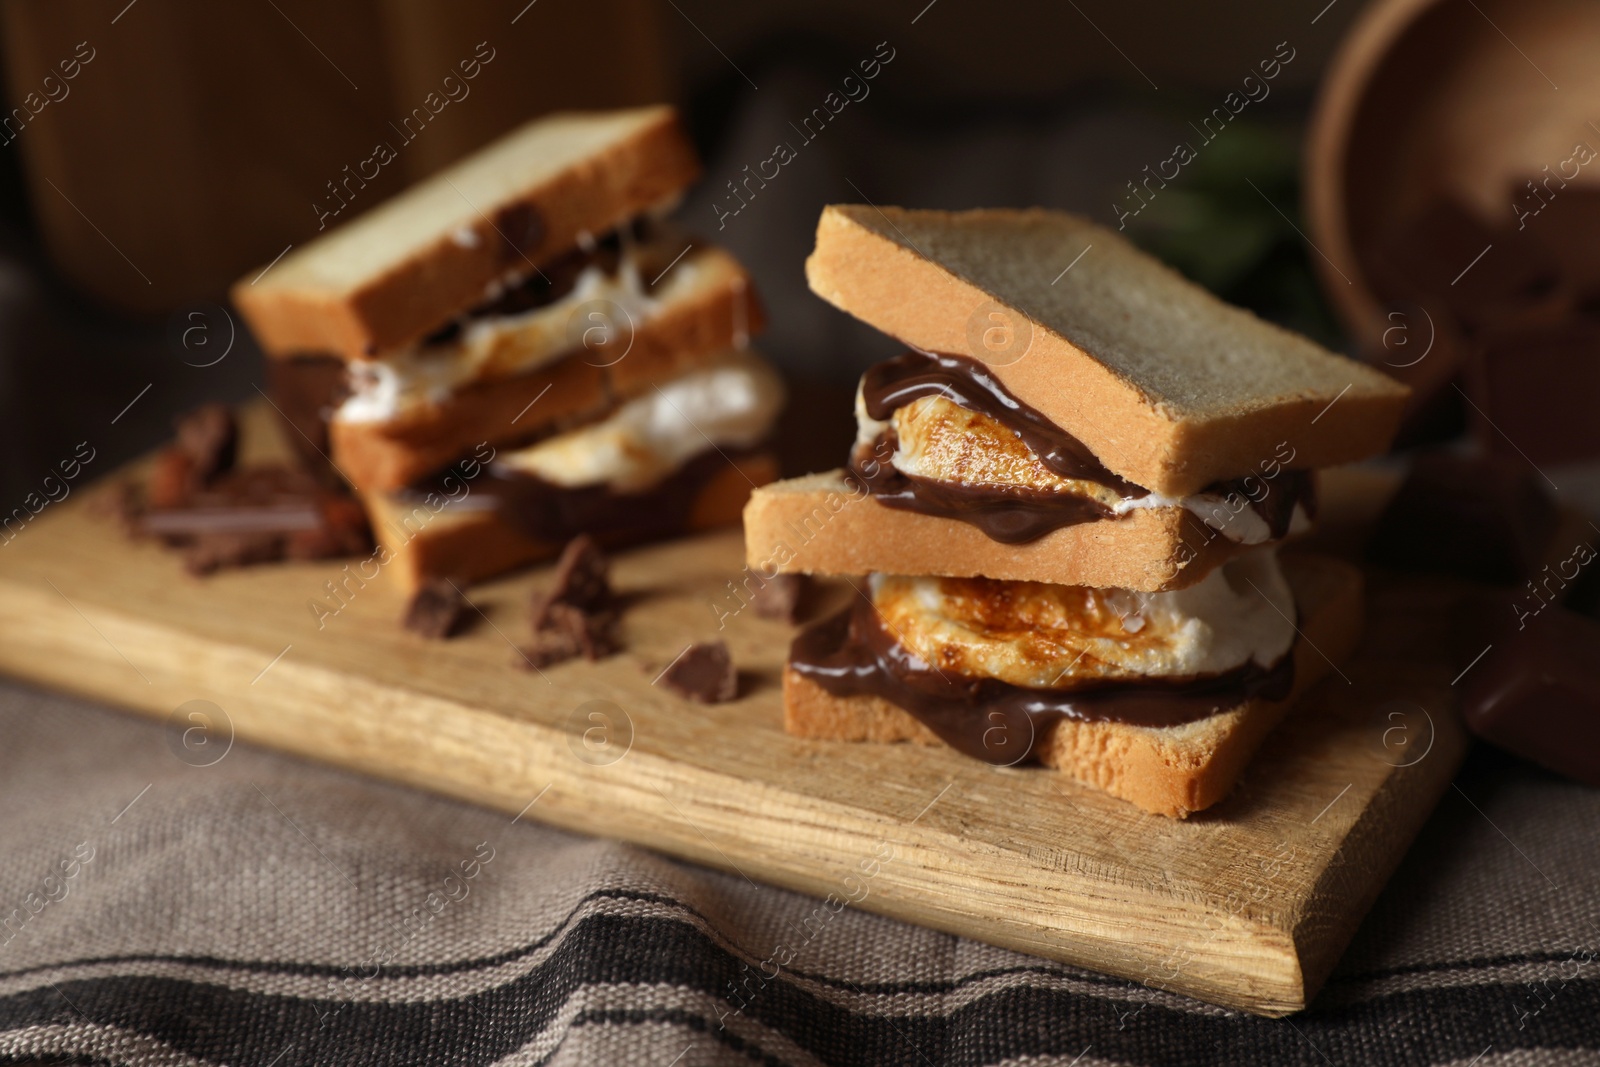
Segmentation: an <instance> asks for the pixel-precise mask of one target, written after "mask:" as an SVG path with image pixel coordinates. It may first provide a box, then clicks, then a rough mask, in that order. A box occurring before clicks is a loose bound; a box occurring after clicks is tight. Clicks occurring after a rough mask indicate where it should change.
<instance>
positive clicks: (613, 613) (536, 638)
mask: <svg viewBox="0 0 1600 1067" xmlns="http://www.w3.org/2000/svg"><path fill="white" fill-rule="evenodd" d="M610 571H611V561H610V560H608V559H607V558H606V555H605V553H604V552H602V551H600V546H599V545H598V544H597V543H596V542H595V540H594V538H592V537H589V536H588V535H587V534H585V535H583V536H580V537H575V538H573V539H572V540H571V541H570V542H568V544H567V547H566V548H565V549H563V550H562V552H561V558H560V559H559V560H557V562H556V573H555V581H554V582H553V583H552V584H551V587H550V588H549V589H548V590H546V591H545V592H544V593H536V594H534V598H533V612H532V622H533V644H532V645H530V646H529V647H527V648H525V649H523V650H522V657H523V663H522V665H523V666H530V665H531V666H534V667H548V666H550V665H551V664H554V663H560V662H562V661H564V660H569V659H573V658H575V657H577V656H582V657H583V658H584V659H587V660H597V659H604V658H605V657H607V656H612V655H615V654H616V653H617V652H618V651H619V650H620V648H621V645H620V644H619V643H618V641H617V637H616V628H617V622H618V620H619V613H618V610H617V598H616V594H615V593H614V592H613V591H612V589H611V579H610V577H609V575H610Z"/></svg>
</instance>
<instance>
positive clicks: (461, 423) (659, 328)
mask: <svg viewBox="0 0 1600 1067" xmlns="http://www.w3.org/2000/svg"><path fill="white" fill-rule="evenodd" d="M657 297H658V299H659V301H660V306H659V308H658V309H657V311H656V312H655V313H654V314H652V315H650V316H648V317H645V318H641V319H640V320H638V321H637V322H636V323H635V324H634V327H633V331H632V340H631V343H630V344H629V345H628V347H627V350H626V354H625V355H623V356H621V357H614V356H611V355H608V354H606V353H603V352H596V353H591V352H589V351H587V350H586V349H583V348H581V347H580V348H579V349H577V350H576V351H575V352H572V353H570V354H567V355H565V356H562V357H561V358H559V359H556V360H554V361H547V362H545V363H543V364H542V365H539V366H538V367H537V369H535V370H533V371H530V372H528V373H524V374H519V375H516V376H514V377H510V378H504V379H490V380H486V381H480V382H475V383H473V384H471V385H468V386H466V387H464V388H461V389H456V390H454V391H452V392H450V393H448V394H446V395H444V396H441V397H428V398H427V399H425V400H424V401H422V402H420V403H413V404H410V405H408V406H406V407H405V408H404V409H402V410H401V411H400V412H399V413H398V414H396V415H395V416H394V417H392V418H388V419H385V420H383V421H380V422H374V421H360V422H353V421H348V420H346V419H344V418H342V417H340V416H339V415H335V417H334V419H333V421H332V423H331V425H330V426H329V436H330V438H331V440H332V444H333V460H334V463H335V464H337V465H338V468H339V470H340V471H341V472H342V473H343V474H344V476H345V477H346V478H347V479H348V480H349V481H350V483H351V484H352V485H354V486H355V487H356V488H358V489H361V490H363V491H372V492H389V491H393V490H396V489H400V488H402V487H404V486H406V485H409V484H411V483H412V482H414V481H416V480H417V479H418V478H420V477H422V476H424V475H427V474H431V473H432V472H434V471H436V470H439V469H440V468H442V467H444V466H445V465H446V464H449V463H451V462H453V461H454V460H456V459H457V458H458V457H460V456H461V455H462V454H464V453H467V452H470V451H471V450H472V449H473V448H474V447H475V446H476V445H478V444H480V443H482V442H488V443H489V444H491V445H495V446H501V445H513V444H517V443H519V442H522V441H528V440H532V439H533V438H535V437H538V436H540V435H541V434H544V433H546V432H549V431H550V430H552V429H557V428H560V427H563V426H568V425H571V424H573V423H576V422H581V421H584V420H586V419H590V418H596V417H598V416H600V415H601V414H603V413H605V412H606V411H608V410H610V409H611V408H612V407H614V406H615V405H617V404H619V403H621V402H622V401H624V400H627V399H629V398H630V397H634V396H637V395H639V394H641V393H644V392H646V391H648V390H649V389H650V388H651V387H652V386H654V385H655V384H657V383H659V382H663V381H666V380H667V379H669V378H674V377H676V376H678V375H679V374H682V373H684V372H685V371H687V370H689V369H691V368H693V367H697V366H700V365H702V364H704V363H705V362H707V361H708V360H710V359H712V358H713V357H715V356H716V355H717V354H719V353H721V352H722V351H724V350H726V349H727V348H729V347H730V346H732V345H734V344H737V343H741V342H743V341H744V340H745V339H747V338H748V337H749V336H750V335H751V334H753V333H756V332H759V330H760V329H761V326H762V325H763V322H764V314H763V312H762V308H761V304H760V301H759V300H758V299H757V298H756V297H755V294H754V291H753V290H752V289H751V286H750V279H749V276H748V275H747V274H746V273H745V271H744V268H743V267H741V266H740V265H739V263H738V261H737V260H735V259H734V258H733V257H732V256H730V255H728V254H727V253H726V252H724V251H722V250H721V249H716V248H707V249H697V250H696V251H695V252H694V253H692V254H691V255H690V256H688V257H686V258H685V259H684V261H683V262H682V263H680V264H679V265H678V267H676V268H675V269H674V271H673V275H672V278H671V279H670V280H669V282H668V283H667V284H665V285H664V286H662V288H661V289H660V290H658V292H657ZM567 336H568V333H567V331H566V329H565V327H564V325H563V326H562V327H560V328H558V329H556V330H555V331H554V332H553V333H552V332H551V331H549V330H547V329H545V328H544V326H543V325H541V324H539V323H538V322H536V321H530V324H529V326H528V327H527V336H525V337H523V338H521V340H520V343H522V344H524V345H529V346H532V345H538V344H547V345H550V346H554V345H557V344H562V343H564V342H565V339H566V337H567ZM507 343H508V344H510V343H518V342H517V339H510V340H508V341H507ZM535 362H537V361H535Z"/></svg>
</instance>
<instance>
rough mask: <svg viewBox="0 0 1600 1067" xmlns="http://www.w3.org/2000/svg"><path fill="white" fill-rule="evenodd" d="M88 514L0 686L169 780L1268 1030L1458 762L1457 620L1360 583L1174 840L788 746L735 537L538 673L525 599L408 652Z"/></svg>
mask: <svg viewBox="0 0 1600 1067" xmlns="http://www.w3.org/2000/svg"><path fill="white" fill-rule="evenodd" d="M92 496H93V493H92V491H85V492H80V494H78V495H77V496H75V497H73V498H71V499H69V500H67V501H65V502H64V503H62V504H58V505H52V506H51V507H50V509H49V511H48V512H47V513H46V514H44V515H42V516H40V517H39V518H38V519H37V520H36V521H35V522H33V523H31V524H30V525H29V526H27V527H26V528H25V529H24V530H23V531H22V533H21V534H20V535H18V536H17V537H16V538H15V539H14V540H12V541H10V542H9V543H7V544H6V545H4V547H0V671H4V672H6V673H9V674H12V675H15V676H18V677H21V678H25V679H29V680H31V681H34V682H37V683H39V684H41V685H46V686H51V687H57V688H61V689H66V690H70V691H73V692H76V693H80V694H84V695H86V696H90V697H93V698H96V699H99V700H103V701H107V702H109V703H111V704H114V705H117V706H120V707H124V708H127V709H130V710H133V711H136V712H139V713H142V714H146V715H150V716H153V717H155V718H158V719H163V720H166V721H167V723H168V725H169V729H170V730H171V731H172V741H173V744H174V750H175V758H178V755H179V754H181V757H182V758H185V759H186V760H188V761H190V762H196V763H203V762H205V761H206V760H209V759H211V758H213V756H214V755H215V754H217V753H221V752H223V751H224V750H225V747H226V745H227V744H230V743H232V742H233V741H234V740H235V739H237V740H239V741H244V742H251V743H256V744H260V745H266V746H269V747H272V748H276V749H281V750H284V751H287V752H292V753H296V754H299V755H302V756H305V757H307V758H310V759H314V760H319V761H324V762H327V763H330V764H334V765H337V766H340V767H345V768H349V769H352V770H356V771H361V772H365V773H370V774H373V775H376V776H380V777H383V778H387V779H392V780H396V781H401V782H406V783H410V784H412V785H414V786H417V787H419V788H423V789H429V790H433V791H436V792H439V793H442V794H446V795H449V796H453V797H459V798H463V799H466V800H469V801H472V802H475V803H479V804H484V805H487V806H489V807H493V808H498V809H500V810H502V811H506V812H509V813H519V812H520V813H521V814H522V817H523V818H528V819H537V820H540V821H543V822H547V823H550V824H553V825H556V826H561V827H565V828H568V829H572V830H577V831H582V832H585V833H593V834H601V835H606V836H610V837H616V838H621V839H624V840H627V841H633V842H637V843H639V844H642V845H646V846H648V847H651V848H655V849H659V850H661V851H663V852H667V853H670V854H673V855H676V856H682V857H685V858H688V859H691V860H694V861H697V862H700V863H705V864H708V865H710V866H713V867H718V868H722V869H726V870H731V871H737V872H739V873H740V874H742V875H744V876H745V877H747V878H749V879H752V880H754V881H764V882H771V883H774V884H777V885H782V886H787V887H790V888H793V889H798V890H802V891H805V892H809V893H814V894H817V895H819V896H823V897H830V899H831V900H832V901H835V902H838V903H839V904H840V906H853V907H859V908H863V909H865V910H868V911H873V912H880V913H882V914H885V915H891V916H895V917H897V918H901V919H905V920H907V921H910V922H915V923H921V924H924V925H927V926H930V927H935V928H938V929H941V930H947V931H950V932H953V933H958V934H962V935H965V936H969V937H973V938H977V939H980V940H983V941H987V942H991V943H994V944H997V945H1003V946H1006V947H1009V948H1014V949H1018V950H1021V951H1024V952H1030V953H1034V954H1037V955H1039V956H1043V957H1047V958H1050V959H1054V960H1060V961H1063V962H1066V963H1070V964H1075V965H1078V966H1082V967H1085V968H1090V969H1093V970H1096V971H1102V972H1106V973H1110V974H1114V975H1121V976H1124V977H1127V978H1131V979H1134V980H1137V981H1140V982H1144V983H1146V984H1148V985H1151V986H1154V987H1158V988H1162V989H1169V990H1174V991H1177V992H1180V993H1185V994H1189V995H1192V996H1195V997H1199V998H1201V999H1204V1000H1208V1001H1212V1002H1215V1003H1218V1004H1224V1005H1229V1006H1233V1007H1238V1008H1242V1009H1245V1010H1248V1011H1252V1012H1256V1013H1260V1014H1266V1015H1279V1014H1283V1013H1287V1012H1291V1011H1294V1010H1296V1009H1298V1008H1300V1007H1302V1006H1303V1005H1304V1004H1305V1003H1306V1002H1307V1001H1308V999H1309V998H1310V997H1311V996H1312V995H1313V994H1314V993H1315V992H1316V990H1317V987H1318V986H1319V985H1320V983H1321V982H1322V980H1323V979H1324V978H1325V977H1326V975H1327V973H1328V971H1329V970H1330V968H1331V967H1332V966H1333V964H1334V962H1335V961H1336V960H1337V958H1338V956H1339V954H1340V952H1341V951H1342V950H1343V948H1344V946H1345V944H1346V942H1347V941H1348V939H1349V937H1350V935H1351V933H1352V932H1353V930H1354V928H1355V926H1356V924H1357V923H1358V922H1359V921H1360V919H1361V917H1362V915H1363V914H1364V913H1365V912H1366V910H1367V908H1368V906H1369V905H1370V904H1371V902H1372V899H1373V897H1374V896H1375V895H1376V893H1377V892H1378V890H1379V889H1380V888H1381V886H1382V885H1383V883H1384V881H1385V879H1386V878H1387V877H1388V875H1389V874H1390V872H1391V871H1392V870H1393V869H1394V867H1395V865H1396V863H1397V862H1398V861H1399V859H1400V857H1401V855H1402V853H1403V852H1404V850H1405V849H1406V847H1407V846H1408V844H1409V843H1410V841H1411V839H1412V837H1413V835H1414V834H1415V833H1416V831H1417V829H1418V828H1419V827H1420V826H1421V824H1422V822H1423V820H1424V819H1425V818H1426V817H1427V815H1428V814H1429V812H1430V811H1431V810H1432V808H1433V806H1434V803H1435V802H1436V800H1437V799H1438V797H1439V795H1440V794H1441V792H1442V791H1443V790H1444V789H1445V788H1446V786H1447V784H1448V782H1449V781H1450V778H1451V776H1452V774H1453V772H1454V771H1455V769H1456V767H1457V766H1458V764H1459V762H1460V759H1461V756H1462V754H1463V751H1464V748H1465V741H1464V738H1463V735H1462V733H1461V732H1460V729H1459V727H1458V726H1457V724H1456V717H1455V714H1454V712H1453V709H1452V708H1451V705H1450V694H1451V689H1450V681H1451V679H1452V677H1453V676H1454V674H1455V673H1456V672H1455V670H1454V669H1452V664H1451V663H1450V662H1448V655H1447V652H1446V648H1447V633H1448V628H1449V620H1450V614H1451V611H1452V610H1453V606H1454V604H1455V602H1456V599H1457V598H1456V596H1455V595H1454V594H1449V593H1446V592H1440V591H1432V592H1430V591H1428V590H1427V589H1425V588H1423V587H1402V586H1396V585H1383V584H1379V585H1376V586H1375V587H1373V588H1372V589H1371V590H1370V591H1369V603H1370V612H1371V614H1372V616H1373V619H1374V620H1375V621H1374V624H1373V625H1371V626H1369V637H1368V640H1367V642H1366V645H1365V647H1364V649H1363V651H1362V652H1361V653H1360V654H1358V656H1357V657H1356V659H1355V660H1354V661H1353V662H1351V663H1349V664H1346V665H1344V666H1343V668H1342V671H1341V672H1340V673H1337V674H1335V675H1333V676H1332V677H1330V678H1329V679H1328V680H1327V681H1326V682H1325V683H1324V684H1323V685H1322V686H1321V687H1320V688H1319V689H1318V690H1316V691H1315V692H1314V693H1313V694H1312V695H1311V697H1309V698H1308V699H1307V700H1306V701H1304V702H1303V703H1302V705H1301V706H1300V707H1299V708H1297V709H1296V710H1295V711H1294V712H1292V713H1291V716H1290V718H1289V719H1288V720H1287V721H1286V723H1285V724H1284V725H1283V726H1282V727H1280V728H1279V730H1278V731H1277V732H1276V733H1275V734H1274V735H1273V736H1272V737H1271V738H1270V739H1269V741H1268V743H1267V745H1266V747H1265V748H1264V749H1263V751H1262V752H1261V753H1260V755H1259V756H1258V757H1257V759H1256V760H1255V762H1254V763H1253V764H1252V766H1251V768H1250V769H1249V771H1248V772H1247V774H1246V776H1245V778H1244V780H1243V782H1242V783H1241V785H1240V786H1239V788H1238V789H1237V791H1236V792H1235V793H1234V794H1233V795H1232V796H1230V797H1229V798H1228V799H1227V800H1226V801H1224V802H1223V803H1222V804H1220V805H1218V806H1217V807H1215V808H1213V809H1211V810H1210V811H1207V812H1205V813H1202V814H1201V815H1198V816H1195V817H1193V818H1191V819H1189V820H1188V821H1183V822H1180V821H1174V820H1169V819H1165V818H1161V817H1157V816H1150V815H1145V814H1143V813H1141V812H1140V811H1138V810H1137V809H1135V808H1133V807H1132V806H1130V805H1127V804H1124V803H1122V802H1120V801H1117V800H1113V799H1111V798H1109V797H1106V796H1103V795H1101V794H1098V793H1095V792H1093V791H1091V790H1089V789H1086V788H1083V787H1079V786H1076V785H1074V784H1072V783H1070V782H1067V781H1065V780H1063V779H1062V778H1060V777H1059V776H1057V775H1055V774H1054V773H1052V772H1049V771H1044V770H1039V769H1030V768H1018V769H996V768H991V767H989V766H987V765H985V764H982V763H979V762H976V761H973V760H970V759H967V758H965V757H962V756H960V755H957V754H956V753H954V752H952V751H950V750H948V749H941V748H923V747H920V746H910V745H852V744H844V743H833V742H809V741H803V740H799V739H795V738H791V737H788V736H787V735H785V734H784V733H783V730H782V728H781V718H782V716H781V707H780V697H779V675H780V669H781V667H782V664H783V660H784V657H785V653H786V650H787V646H788V642H789V639H790V637H791V634H792V631H791V629H790V628H789V627H787V626H785V625H783V624H780V623H777V622H774V621H770V620H766V619H762V618H758V617H757V616H756V615H755V612H754V610H753V609H748V610H740V611H733V613H732V614H726V615H725V614H724V612H725V611H728V610H731V609H734V608H736V607H737V606H738V601H737V600H734V599H730V598H729V596H730V594H729V587H728V583H729V582H730V580H733V579H736V578H738V577H739V576H740V571H741V567H742V563H743V553H742V548H741V538H740V535H739V533H738V532H737V531H727V532H724V533H720V534H714V535H709V536H704V537H700V538H697V539H694V540H690V541H684V542H680V543H676V544H668V545H663V546H658V547H652V548H647V549H642V550H638V551H634V552H631V553H628V554H625V555H623V556H621V557H620V558H618V560H617V562H616V566H615V570H614V580H615V583H616V585H617V586H618V588H619V589H620V590H621V591H622V592H623V593H624V594H626V595H627V596H628V598H629V607H628V609H627V612H626V614H625V618H624V622H623V626H622V633H623V637H624V642H625V646H626V647H625V651H623V652H622V653H621V654H620V655H618V656H616V657H614V658H612V659H609V660H606V661H603V662H599V663H585V662H576V663H570V664H566V665H562V666H559V667H552V668H546V669H545V670H544V671H543V672H542V673H541V672H536V671H533V670H529V669H526V667H523V666H517V665H516V664H519V663H520V662H521V659H520V656H519V654H518V653H517V651H516V650H515V647H514V646H515V645H516V644H517V643H518V642H519V641H525V640H526V639H527V637H528V622H527V614H526V607H527V601H528V597H529V595H530V591H531V590H532V589H534V588H536V587H538V586H539V585H540V584H541V583H543V582H544V581H547V580H548V573H547V572H543V571H541V572H534V573H531V574H526V575H521V576H518V577H514V578H510V579H507V580H503V581H499V582H494V583H491V584H487V585H483V586H479V587H475V588H473V589H472V590H470V596H471V599H472V602H473V604H474V605H475V607H476V608H477V609H478V610H479V611H480V612H481V617H479V618H477V619H476V625H475V626H474V627H473V628H472V629H471V630H470V631H469V632H468V633H467V634H465V635H464V636H462V637H460V638H457V639H455V640H452V641H449V642H429V641H425V640H423V639H420V638H418V637H415V636H413V635H411V634H408V633H406V632H403V631H402V630H401V629H400V628H399V626H398V625H397V619H398V617H399V615H400V611H401V608H402V604H403V599H402V597H401V594H400V591H399V587H398V583H397V582H395V581H394V580H393V579H392V577H389V576H386V575H384V574H383V573H381V572H380V573H379V574H378V575H377V576H376V577H375V578H371V579H370V580H364V581H357V580H356V579H348V580H347V579H346V577H345V576H346V575H347V574H348V573H353V572H355V571H356V570H357V568H354V567H352V568H351V569H350V571H348V572H347V571H346V570H344V566H345V565H344V564H343V563H337V564H335V563H325V564H285V565H272V566H265V567H258V568H254V569H250V570H245V571H236V572H232V573H224V574H219V575H216V576H214V577H211V578H208V579H203V580H202V579H196V578H191V577H189V576H187V575H185V574H184V572H183V569H182V566H181V564H180V562H179V560H178V559H177V558H176V557H175V556H174V555H172V554H171V553H168V552H165V551H163V550H162V549H160V548H158V547H156V546H154V545H151V544H139V543H131V542H129V541H127V540H125V539H124V538H123V537H122V535H121V533H120V532H119V530H118V529H117V527H116V525H115V523H114V522H113V521H112V520H110V519H108V518H104V517H100V516H98V515H96V514H95V513H94V508H93V507H92V506H91V505H92V503H93V500H92ZM368 573H369V574H370V573H371V569H370V568H369V569H368ZM329 582H343V584H344V587H345V589H346V590H347V591H346V592H345V594H344V596H343V604H342V606H340V604H341V601H340V600H336V599H333V598H332V597H331V596H330V594H329V591H328V590H329V586H328V584H327V583H329ZM828 595H829V596H832V597H834V598H835V600H836V602H837V603H842V602H843V601H842V600H838V598H840V597H848V596H853V595H855V594H854V593H853V592H851V590H850V589H849V588H848V587H840V588H837V589H834V590H832V591H831V593H829V594H828ZM824 599H826V597H825V598H824ZM314 603H320V604H322V605H323V606H324V608H325V609H331V608H333V607H338V611H337V613H336V614H329V613H327V612H326V611H324V612H317V611H315V610H313V608H312V606H311V605H312V604H314ZM719 608H720V609H722V610H719ZM719 616H722V619H721V621H722V623H723V628H722V629H721V630H720V631H719V628H718V621H719ZM713 637H720V638H722V639H724V640H726V641H727V643H728V645H729V647H730V648H731V650H732V652H733V655H734V657H735V660H736V662H737V663H738V665H739V667H740V670H741V693H740V696H739V698H738V699H737V700H735V701H733V702H732V703H727V704H722V705H716V706H704V705H699V704H693V703H689V702H687V701H684V700H682V699H680V698H678V697H676V696H674V695H673V694H672V693H670V692H667V691H665V690H664V689H663V688H661V687H659V686H656V685H654V684H652V683H653V679H655V677H656V676H657V674H658V672H659V671H660V670H661V669H662V668H663V667H664V666H665V665H666V664H667V663H668V662H670V661H671V660H672V659H673V658H674V657H675V656H676V655H677V654H678V653H679V652H680V651H681V650H682V649H683V648H684V647H685V646H686V644H687V643H688V642H690V641H692V640H703V639H708V638H713ZM193 701H209V702H210V703H211V704H212V705H215V707H216V708H218V709H220V711H210V710H208V708H207V706H206V705H196V704H193V703H191V702H193ZM197 709H199V710H200V711H201V712H203V713H204V714H201V715H200V717H199V718H193V717H191V713H193V712H195V711H196V710H197ZM197 725H198V726H199V727H201V729H200V730H199V731H198V733H197V732H196V730H195V727H196V726H197ZM207 745H209V746H212V747H210V748H208V747H206V746H207Z"/></svg>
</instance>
